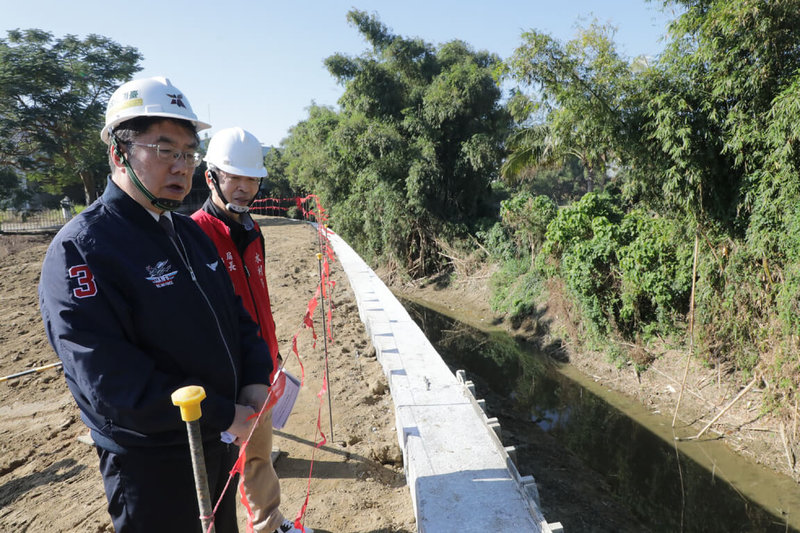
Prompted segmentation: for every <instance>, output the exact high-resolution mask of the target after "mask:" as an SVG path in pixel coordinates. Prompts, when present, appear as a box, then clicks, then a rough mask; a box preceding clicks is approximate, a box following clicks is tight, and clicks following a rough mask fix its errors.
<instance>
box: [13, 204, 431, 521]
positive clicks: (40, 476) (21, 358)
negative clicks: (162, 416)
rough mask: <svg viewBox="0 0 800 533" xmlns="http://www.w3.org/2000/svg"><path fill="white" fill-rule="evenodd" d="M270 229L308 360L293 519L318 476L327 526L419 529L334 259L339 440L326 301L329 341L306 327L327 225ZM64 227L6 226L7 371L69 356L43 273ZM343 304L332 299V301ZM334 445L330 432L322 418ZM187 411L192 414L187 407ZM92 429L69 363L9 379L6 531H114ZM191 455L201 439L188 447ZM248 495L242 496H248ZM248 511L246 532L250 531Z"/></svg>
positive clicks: (281, 302) (375, 372) (269, 223)
mask: <svg viewBox="0 0 800 533" xmlns="http://www.w3.org/2000/svg"><path fill="white" fill-rule="evenodd" d="M258 220H259V223H260V224H261V225H262V230H263V232H264V235H265V237H266V240H267V277H268V281H269V286H270V296H271V300H272V305H273V311H274V316H275V321H276V326H277V331H278V340H279V343H280V346H281V353H282V354H283V356H284V357H285V358H287V359H288V361H287V364H286V368H287V370H289V371H290V372H292V373H293V374H295V375H296V376H298V377H299V376H300V374H301V370H300V365H299V364H298V362H297V359H296V358H295V357H294V356H293V355H292V354H291V349H290V347H291V340H292V337H293V336H294V335H295V333H297V332H300V335H299V337H298V348H299V352H300V356H301V358H302V363H303V365H304V368H305V385H304V387H303V388H302V389H301V391H300V394H299V396H298V399H297V403H296V404H295V408H294V411H293V412H292V415H291V417H290V418H289V422H288V423H287V425H286V426H285V427H284V428H283V429H282V430H280V431H276V432H275V435H276V436H275V442H274V445H275V446H276V447H278V448H280V450H281V455H280V457H279V458H278V459H277V461H276V463H275V468H276V471H277V472H278V476H279V477H280V479H281V489H282V500H283V503H282V505H281V509H282V510H283V512H284V514H285V515H286V516H287V517H290V518H293V517H294V516H295V515H296V514H297V512H298V511H299V510H300V509H301V507H302V505H303V502H304V500H305V497H306V490H307V488H308V486H309V473H310V470H311V467H312V460H313V475H312V477H311V481H310V491H311V492H310V498H309V503H308V510H307V512H306V520H305V523H306V524H307V525H308V526H310V527H312V528H314V529H315V531H318V532H337V533H338V532H354V533H355V532H370V533H378V532H384V533H392V532H396V533H407V532H411V531H414V530H415V529H416V526H415V521H414V513H413V509H412V504H411V498H410V493H409V489H408V487H407V486H406V483H405V477H404V475H403V466H402V452H401V451H400V448H399V447H398V445H397V437H396V432H395V427H394V421H395V419H394V410H393V405H392V400H391V397H390V395H389V394H388V387H387V383H386V380H385V378H384V376H383V372H382V370H381V367H380V364H379V363H378V362H377V360H376V358H375V353H374V349H373V348H372V346H371V344H370V343H369V341H368V337H367V335H366V333H365V331H364V327H363V324H362V323H361V321H360V319H359V317H358V310H357V307H356V304H355V299H354V297H353V294H352V291H351V290H350V286H349V284H348V281H347V278H346V276H345V275H344V273H343V271H342V270H341V268H340V267H339V265H338V264H337V263H333V264H332V265H331V267H332V268H331V277H332V279H333V280H334V281H335V282H336V287H335V290H334V291H333V293H332V294H333V312H332V317H333V318H332V332H333V336H334V340H333V342H328V343H327V349H328V371H329V375H330V390H331V406H332V419H333V432H332V433H333V438H332V439H331V430H330V418H329V413H328V402H327V398H326V397H325V396H323V397H322V399H321V400H320V398H318V396H317V393H318V392H319V391H320V390H321V388H322V376H323V370H324V368H325V353H324V351H325V350H324V343H323V338H322V331H323V327H322V323H321V318H320V317H321V316H322V315H321V309H320V308H317V311H316V313H315V330H316V333H317V335H318V339H317V342H316V347H314V341H313V338H312V336H311V330H310V329H307V328H302V318H303V315H304V314H305V311H306V306H307V303H308V301H309V300H310V299H311V297H312V296H313V295H314V291H315V288H316V286H317V284H318V282H319V263H318V260H317V257H316V253H317V252H318V251H319V250H318V243H317V237H316V232H315V231H314V229H313V228H312V227H311V226H309V225H307V224H304V223H298V222H294V221H289V220H287V219H282V218H272V217H265V218H259V219H258ZM51 238H52V236H47V235H0V317H2V320H0V346H1V348H0V375H2V376H8V375H11V374H14V373H17V372H22V371H25V370H27V369H30V368H34V367H39V366H42V365H46V364H49V363H54V362H56V361H57V358H56V356H55V353H54V352H53V351H52V349H51V347H50V345H49V344H48V342H47V339H46V337H45V335H44V329H43V327H42V324H41V318H40V316H39V311H38V298H37V292H36V291H37V285H38V281H39V273H40V269H41V263H42V259H43V258H44V253H45V251H46V249H47V245H48V244H49V242H50V239H51ZM328 307H329V304H328V303H326V311H327V309H328ZM318 415H319V417H320V425H321V427H322V431H323V432H325V434H326V435H327V437H328V439H329V440H328V443H327V444H325V445H324V446H322V447H321V448H319V449H317V450H316V452H314V449H315V448H314V446H315V443H316V442H318V441H319V437H318V434H317V419H318ZM176 416H179V414H178V412H177V409H176ZM84 434H86V428H85V426H84V425H83V423H82V422H81V420H80V417H79V414H78V409H77V407H76V406H75V403H74V401H73V399H72V396H71V395H70V393H69V391H68V389H67V386H66V383H65V382H64V378H63V375H62V372H61V371H60V370H45V371H42V372H37V373H34V374H29V375H26V376H23V377H20V378H16V379H10V380H6V381H5V382H0V531H8V532H12V531H13V532H37V533H38V532H40V531H47V532H92V533H99V532H108V531H112V530H113V528H112V526H111V522H110V519H109V517H108V514H107V512H106V500H105V495H104V493H103V485H102V480H101V477H100V474H99V472H98V469H97V456H96V454H95V452H94V450H93V449H92V447H91V446H89V445H86V444H83V443H81V442H79V441H78V437H79V436H81V435H84ZM187 453H188V451H187ZM240 507H241V506H240ZM244 523H245V522H244V518H242V521H241V525H240V530H241V531H245V527H244Z"/></svg>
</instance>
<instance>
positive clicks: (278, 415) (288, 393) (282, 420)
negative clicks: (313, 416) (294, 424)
mask: <svg viewBox="0 0 800 533" xmlns="http://www.w3.org/2000/svg"><path fill="white" fill-rule="evenodd" d="M280 380H285V385H284V386H283V394H282V395H281V397H280V398H278V402H277V403H276V404H275V407H273V408H272V427H273V428H275V429H281V428H282V427H283V426H284V425H285V424H286V420H288V419H289V415H290V414H291V412H292V409H293V408H294V402H295V400H297V392H298V391H299V390H300V381H299V380H298V379H297V378H296V377H294V376H293V375H291V374H290V373H289V372H287V371H286V370H284V369H281V370H280V371H279V372H278V374H277V376H275V383H274V384H273V387H275V386H276V385H279V383H280Z"/></svg>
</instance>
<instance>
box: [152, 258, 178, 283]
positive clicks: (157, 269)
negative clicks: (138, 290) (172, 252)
mask: <svg viewBox="0 0 800 533" xmlns="http://www.w3.org/2000/svg"><path fill="white" fill-rule="evenodd" d="M145 268H146V269H147V273H148V274H149V276H147V277H146V278H145V279H147V280H148V281H152V282H153V285H155V286H156V287H158V288H159V289H160V288H161V287H166V286H167V285H172V280H173V279H174V278H175V276H176V275H178V271H177V270H172V265H170V264H169V260H168V259H165V260H164V261H159V262H158V263H156V266H154V267H152V266H146V267H145ZM170 271H171V272H170Z"/></svg>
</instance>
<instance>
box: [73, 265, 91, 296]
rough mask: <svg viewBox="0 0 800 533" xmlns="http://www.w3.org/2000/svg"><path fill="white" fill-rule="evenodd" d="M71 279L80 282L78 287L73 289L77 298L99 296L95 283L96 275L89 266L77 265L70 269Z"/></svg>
mask: <svg viewBox="0 0 800 533" xmlns="http://www.w3.org/2000/svg"><path fill="white" fill-rule="evenodd" d="M68 272H69V277H71V278H76V279H77V280H78V286H77V287H75V288H74V289H72V294H73V295H74V296H75V298H89V297H91V296H94V295H96V294H97V284H96V283H95V282H94V274H92V271H91V270H89V265H75V266H73V267H70V268H69V270H68Z"/></svg>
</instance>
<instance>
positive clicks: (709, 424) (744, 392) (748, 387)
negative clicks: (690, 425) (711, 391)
mask: <svg viewBox="0 0 800 533" xmlns="http://www.w3.org/2000/svg"><path fill="white" fill-rule="evenodd" d="M758 379H759V378H758V377H754V378H753V381H751V382H750V384H749V385H747V387H745V388H744V389H742V391H741V392H740V393H739V394H737V395H736V398H734V399H733V400H731V403H729V404H728V405H726V406H725V408H723V409H722V411H720V412H719V413H717V416H715V417H714V418H712V419H711V422H709V423H708V424H706V427H704V428H703V429H701V430H700V433H698V434H697V435H695V436H694V437H688V438H686V439H684V440H696V439H699V438H700V437H702V436H703V433H705V432H706V431H707V430H708V428H710V427H711V425H712V424H714V422H716V421H717V420H719V419H720V418H722V415H724V414H725V413H726V412H728V409H730V408H731V407H733V406H734V404H736V402H738V401H739V400H740V399H741V397H742V396H744V395H745V394H747V391H749V390H750V389H752V388H753V385H755V384H756V383H758Z"/></svg>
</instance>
